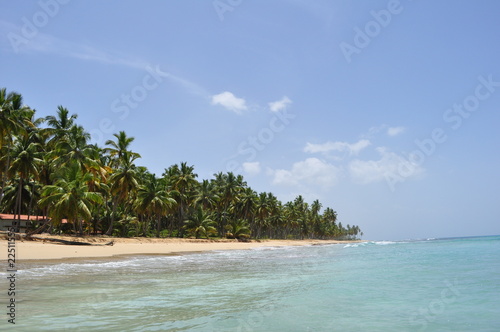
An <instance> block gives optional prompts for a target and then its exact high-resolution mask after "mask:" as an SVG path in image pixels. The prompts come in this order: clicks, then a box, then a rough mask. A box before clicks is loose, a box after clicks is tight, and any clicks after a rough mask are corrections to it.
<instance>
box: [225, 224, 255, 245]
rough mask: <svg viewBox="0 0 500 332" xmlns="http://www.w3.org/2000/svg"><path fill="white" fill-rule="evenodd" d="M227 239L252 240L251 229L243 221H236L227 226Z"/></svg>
mask: <svg viewBox="0 0 500 332" xmlns="http://www.w3.org/2000/svg"><path fill="white" fill-rule="evenodd" d="M226 230H227V233H226V237H227V238H228V239H238V240H240V241H246V240H248V239H249V238H250V233H251V231H250V227H248V224H247V223H246V222H245V221H244V220H243V219H235V220H232V221H231V222H230V223H228V224H227V225H226Z"/></svg>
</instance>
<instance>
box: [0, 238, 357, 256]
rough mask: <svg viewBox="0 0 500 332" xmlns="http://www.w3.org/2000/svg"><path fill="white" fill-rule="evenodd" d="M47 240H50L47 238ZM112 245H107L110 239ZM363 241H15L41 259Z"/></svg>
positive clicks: (2, 251)
mask: <svg viewBox="0 0 500 332" xmlns="http://www.w3.org/2000/svg"><path fill="white" fill-rule="evenodd" d="M44 239H47V240H44ZM48 239H59V240H63V241H77V242H86V243H92V244H93V245H67V244H57V243H54V242H50V241H49V240H48ZM111 241H112V242H113V245H106V244H107V243H109V242H111ZM353 242H364V241H362V240H353V241H339V240H258V241H257V240H252V241H250V242H239V241H237V240H229V239H219V240H206V239H180V238H164V239H161V238H117V237H100V236H85V237H72V236H55V235H42V236H40V235H38V236H37V239H36V240H35V241H31V240H27V239H17V240H16V241H15V244H14V248H15V252H16V260H17V261H18V262H20V261H40V260H63V259H80V258H82V259H83V258H104V257H116V256H129V255H174V254H188V253H193V252H209V251H219V250H246V249H253V248H262V247H285V246H309V245H327V244H341V243H353ZM10 247H12V242H9V241H8V240H7V239H4V238H2V239H0V261H2V262H5V261H7V255H8V249H9V248H10Z"/></svg>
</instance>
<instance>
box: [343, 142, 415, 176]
mask: <svg viewBox="0 0 500 332" xmlns="http://www.w3.org/2000/svg"><path fill="white" fill-rule="evenodd" d="M377 151H378V153H379V154H380V159H379V160H359V159H356V160H353V161H351V162H350V164H349V173H350V175H351V177H352V179H353V180H354V181H356V182H358V183H361V184H368V183H373V182H380V181H383V180H386V179H387V177H388V176H393V177H394V176H396V177H400V178H408V177H415V176H417V175H420V174H422V173H423V171H424V169H423V168H422V167H421V166H420V165H417V164H415V163H411V162H410V161H409V159H408V158H404V157H402V156H400V155H398V154H396V153H394V152H389V151H387V149H386V148H382V147H380V148H377ZM410 159H411V158H410Z"/></svg>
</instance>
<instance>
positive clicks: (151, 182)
mask: <svg viewBox="0 0 500 332" xmlns="http://www.w3.org/2000/svg"><path fill="white" fill-rule="evenodd" d="M176 204H177V202H176V201H175V200H174V199H173V198H172V197H169V195H168V192H167V191H166V188H165V184H164V183H163V181H162V180H158V179H157V178H156V176H154V175H153V174H149V176H148V179H147V181H146V183H145V184H144V185H142V186H140V187H139V190H138V192H137V203H136V205H137V211H138V212H140V213H144V214H146V215H148V216H153V217H156V225H157V236H160V231H161V217H162V216H164V215H165V214H166V213H167V212H169V211H172V210H173V207H175V205H176Z"/></svg>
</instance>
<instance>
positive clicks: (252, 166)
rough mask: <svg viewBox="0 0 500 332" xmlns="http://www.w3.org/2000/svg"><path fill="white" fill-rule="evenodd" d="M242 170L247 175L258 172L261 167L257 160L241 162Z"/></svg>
mask: <svg viewBox="0 0 500 332" xmlns="http://www.w3.org/2000/svg"><path fill="white" fill-rule="evenodd" d="M242 166H243V170H244V171H245V173H247V174H249V175H257V174H259V173H260V170H261V167H260V163H259V162H258V161H254V162H245V163H243V165H242Z"/></svg>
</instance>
